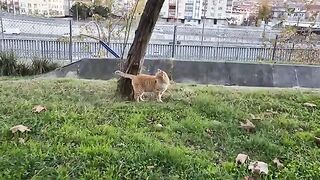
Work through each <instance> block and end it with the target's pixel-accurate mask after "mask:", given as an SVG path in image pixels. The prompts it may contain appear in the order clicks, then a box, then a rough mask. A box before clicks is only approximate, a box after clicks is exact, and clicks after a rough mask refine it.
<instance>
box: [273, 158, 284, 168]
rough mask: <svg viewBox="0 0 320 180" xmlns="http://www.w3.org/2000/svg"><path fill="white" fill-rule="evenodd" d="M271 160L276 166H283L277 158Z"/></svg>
mask: <svg viewBox="0 0 320 180" xmlns="http://www.w3.org/2000/svg"><path fill="white" fill-rule="evenodd" d="M272 162H273V163H275V164H276V165H277V167H278V168H282V167H283V164H282V163H281V162H280V160H279V159H278V158H275V159H274V160H273V161H272Z"/></svg>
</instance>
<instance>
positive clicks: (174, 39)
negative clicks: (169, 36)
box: [171, 25, 177, 58]
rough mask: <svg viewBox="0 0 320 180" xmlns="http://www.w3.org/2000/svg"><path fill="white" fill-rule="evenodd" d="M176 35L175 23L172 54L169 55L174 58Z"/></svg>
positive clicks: (175, 26)
mask: <svg viewBox="0 0 320 180" xmlns="http://www.w3.org/2000/svg"><path fill="white" fill-rule="evenodd" d="M176 35H177V25H174V28H173V43H172V54H171V57H172V58H174V54H175V48H176Z"/></svg>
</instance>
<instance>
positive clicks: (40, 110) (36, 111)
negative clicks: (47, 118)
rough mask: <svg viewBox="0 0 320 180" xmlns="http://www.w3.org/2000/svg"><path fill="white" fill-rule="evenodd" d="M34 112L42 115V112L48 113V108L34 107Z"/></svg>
mask: <svg viewBox="0 0 320 180" xmlns="http://www.w3.org/2000/svg"><path fill="white" fill-rule="evenodd" d="M32 110H33V112H35V113H40V112H42V111H46V110H47V108H46V107H44V106H41V105H37V106H35V107H33V109H32Z"/></svg>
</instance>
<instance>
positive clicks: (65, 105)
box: [0, 78, 320, 180]
mask: <svg viewBox="0 0 320 180" xmlns="http://www.w3.org/2000/svg"><path fill="white" fill-rule="evenodd" d="M115 87H116V86H115V82H114V81H85V80H70V79H47V80H45V79H44V80H28V79H20V80H19V79H10V78H9V79H7V78H3V79H0V102H1V104H0V179H5V180H7V179H31V178H32V179H79V178H83V179H147V178H149V179H243V177H244V176H246V175H250V172H249V171H248V170H247V168H246V167H245V166H237V165H236V164H235V158H236V156H237V154H239V153H245V154H248V155H249V156H250V159H251V160H259V161H264V162H266V163H268V164H269V174H268V175H267V176H262V178H263V179H290V180H292V179H319V178H320V148H318V147H317V145H316V144H315V143H314V140H313V138H314V136H320V123H319V122H320V121H319V120H320V109H319V108H318V107H316V108H308V107H304V106H303V103H305V102H310V103H314V104H317V105H319V106H320V98H319V97H320V94H319V92H315V91H314V92H312V91H299V90H240V89H227V88H222V87H214V86H209V87H206V86H188V85H173V86H172V88H171V89H170V90H169V92H167V93H166V94H165V97H164V99H163V100H164V103H157V102H155V101H148V102H141V103H134V102H125V101H123V100H120V98H118V97H117V96H115ZM38 104H42V105H45V106H46V107H47V109H48V110H47V111H46V112H43V113H40V114H35V113H33V112H32V108H33V107H34V106H35V105H38ZM268 110H272V111H274V112H277V113H278V114H274V115H270V113H269V114H268V113H266V112H267V111H268ZM250 114H254V115H255V116H258V117H261V120H252V122H253V123H254V124H255V125H256V132H255V133H247V132H245V131H243V130H242V129H240V128H239V125H240V122H242V121H244V120H245V119H246V118H249V117H250ZM158 123H160V124H162V125H163V129H157V128H156V127H155V125H156V124H158ZM18 124H23V125H26V126H28V127H31V128H32V131H31V132H29V133H27V134H18V135H16V136H13V135H12V134H11V132H10V131H9V129H10V127H12V126H14V125H18ZM19 137H22V138H25V139H26V143H25V144H21V143H19V140H18V139H19ZM276 157H277V158H278V159H280V160H281V161H282V162H283V164H284V166H285V167H284V168H283V169H277V168H276V167H275V165H273V164H272V160H273V159H274V158H276Z"/></svg>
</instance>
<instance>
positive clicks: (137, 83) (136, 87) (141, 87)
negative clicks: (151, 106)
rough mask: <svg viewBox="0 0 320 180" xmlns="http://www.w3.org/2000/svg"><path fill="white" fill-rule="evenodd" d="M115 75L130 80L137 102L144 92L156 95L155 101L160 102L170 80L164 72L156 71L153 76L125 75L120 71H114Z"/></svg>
mask: <svg viewBox="0 0 320 180" xmlns="http://www.w3.org/2000/svg"><path fill="white" fill-rule="evenodd" d="M115 74H117V75H119V76H121V77H124V78H129V79H131V82H132V87H133V91H134V99H135V100H136V101H137V102H139V100H141V101H144V100H143V99H142V96H143V93H144V92H153V93H155V94H156V95H157V101H159V102H162V100H161V96H162V95H163V93H164V92H165V91H166V90H167V89H168V87H169V85H170V80H169V77H168V75H167V73H166V72H164V71H162V70H161V69H158V71H157V73H156V74H155V75H147V74H138V75H132V74H126V73H123V72H121V71H116V72H115Z"/></svg>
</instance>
